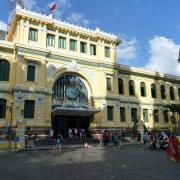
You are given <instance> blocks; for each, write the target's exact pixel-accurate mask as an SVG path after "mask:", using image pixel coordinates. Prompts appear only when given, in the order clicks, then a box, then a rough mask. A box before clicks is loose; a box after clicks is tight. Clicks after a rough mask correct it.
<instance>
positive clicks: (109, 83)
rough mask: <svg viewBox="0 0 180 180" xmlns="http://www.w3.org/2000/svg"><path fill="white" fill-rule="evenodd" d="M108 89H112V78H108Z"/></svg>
mask: <svg viewBox="0 0 180 180" xmlns="http://www.w3.org/2000/svg"><path fill="white" fill-rule="evenodd" d="M106 89H107V91H112V84H111V78H106Z"/></svg>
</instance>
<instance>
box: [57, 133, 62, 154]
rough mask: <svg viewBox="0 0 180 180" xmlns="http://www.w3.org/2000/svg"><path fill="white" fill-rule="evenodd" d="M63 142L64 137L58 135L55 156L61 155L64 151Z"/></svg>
mask: <svg viewBox="0 0 180 180" xmlns="http://www.w3.org/2000/svg"><path fill="white" fill-rule="evenodd" d="M62 141H63V136H62V135H61V134H58V135H57V137H56V141H55V142H56V144H55V155H61V153H62V151H61V149H62Z"/></svg>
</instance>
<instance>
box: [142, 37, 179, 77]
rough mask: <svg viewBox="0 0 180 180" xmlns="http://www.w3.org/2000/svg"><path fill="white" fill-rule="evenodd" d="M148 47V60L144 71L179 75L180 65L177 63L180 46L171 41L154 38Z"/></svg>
mask: <svg viewBox="0 0 180 180" xmlns="http://www.w3.org/2000/svg"><path fill="white" fill-rule="evenodd" d="M149 46H150V50H149V53H150V58H149V61H148V63H147V64H146V66H145V68H146V69H149V70H152V71H158V72H163V73H168V74H174V75H180V64H179V63H178V62H177V58H178V51H179V48H180V45H178V44H175V42H174V41H173V40H172V39H168V38H166V37H161V36H155V37H154V38H153V39H151V40H150V41H149Z"/></svg>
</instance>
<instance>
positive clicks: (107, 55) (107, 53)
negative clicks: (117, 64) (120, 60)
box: [104, 47, 110, 58]
mask: <svg viewBox="0 0 180 180" xmlns="http://www.w3.org/2000/svg"><path fill="white" fill-rule="evenodd" d="M104 50H105V57H108V58H110V48H109V47H105V48H104Z"/></svg>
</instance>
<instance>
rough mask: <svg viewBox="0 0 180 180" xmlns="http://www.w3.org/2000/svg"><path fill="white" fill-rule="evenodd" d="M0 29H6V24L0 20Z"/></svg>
mask: <svg viewBox="0 0 180 180" xmlns="http://www.w3.org/2000/svg"><path fill="white" fill-rule="evenodd" d="M0 30H3V31H7V24H6V23H5V22H3V21H1V20H0Z"/></svg>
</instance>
